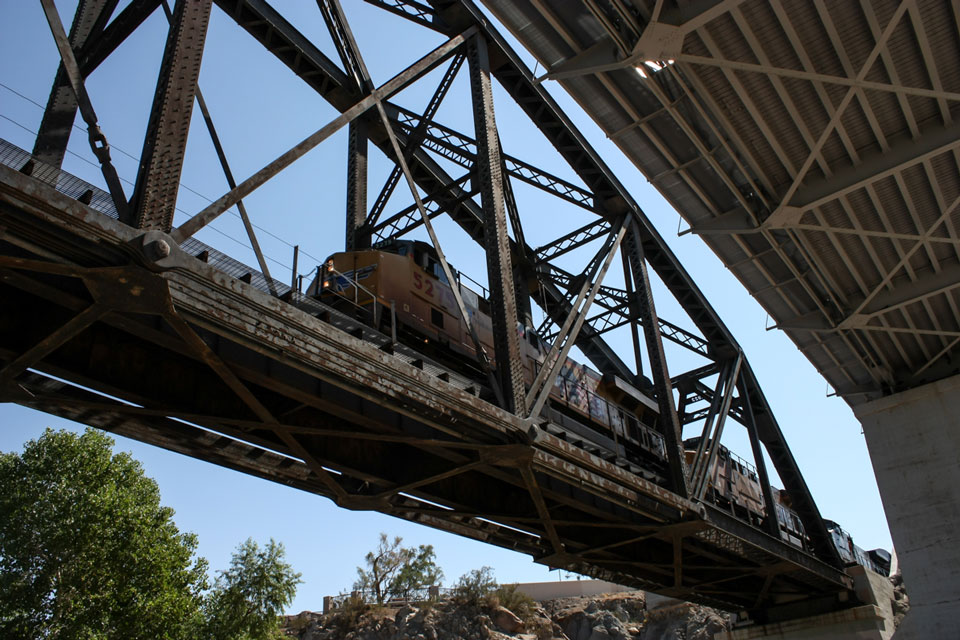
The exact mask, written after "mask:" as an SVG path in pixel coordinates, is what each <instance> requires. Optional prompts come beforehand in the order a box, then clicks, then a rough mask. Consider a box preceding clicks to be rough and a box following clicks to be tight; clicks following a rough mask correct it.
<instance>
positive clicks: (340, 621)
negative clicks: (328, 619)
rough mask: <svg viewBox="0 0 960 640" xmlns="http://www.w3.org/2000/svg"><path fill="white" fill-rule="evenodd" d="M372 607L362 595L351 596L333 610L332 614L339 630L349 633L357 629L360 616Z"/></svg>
mask: <svg viewBox="0 0 960 640" xmlns="http://www.w3.org/2000/svg"><path fill="white" fill-rule="evenodd" d="M371 609H372V607H371V606H370V605H369V604H367V603H366V602H364V601H363V598H362V597H361V596H350V597H349V598H347V599H346V600H344V601H343V604H342V605H340V606H339V607H338V608H337V609H336V610H335V611H333V614H332V615H333V616H334V620H335V622H334V625H335V626H336V628H337V631H338V632H340V633H341V634H347V633H349V632H351V631H354V630H356V628H357V626H358V625H359V624H360V618H362V617H363V615H364V614H365V613H367V612H368V611H370V610H371Z"/></svg>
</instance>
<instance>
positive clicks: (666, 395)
mask: <svg viewBox="0 0 960 640" xmlns="http://www.w3.org/2000/svg"><path fill="white" fill-rule="evenodd" d="M623 246H624V250H625V251H626V252H627V255H628V259H629V261H630V273H631V275H632V277H633V282H634V286H635V288H636V291H635V298H636V301H637V306H638V307H639V309H638V310H639V312H640V323H641V324H642V325H643V335H644V338H645V339H646V343H647V357H648V358H649V359H650V377H651V378H652V380H653V388H654V390H655V391H656V394H657V404H658V405H659V407H660V424H661V425H662V427H663V428H662V432H663V435H664V439H665V440H666V444H667V458H668V459H669V461H670V477H671V480H672V483H673V488H674V491H675V492H676V493H678V494H680V495H681V496H683V497H684V498H687V497H689V496H690V491H689V488H688V485H687V473H686V469H685V467H686V465H685V463H684V459H683V442H682V440H683V432H682V431H681V428H680V419H679V418H678V417H677V409H676V407H675V406H674V403H673V387H672V386H671V383H670V373H669V371H668V370H667V359H666V356H665V355H664V353H663V341H662V340H661V339H660V330H659V328H660V323H659V322H658V321H657V310H656V307H654V304H653V290H652V288H651V283H650V274H649V273H648V272H647V264H646V258H645V255H644V249H643V236H642V235H641V234H640V228H639V225H637V223H636V221H635V220H631V221H630V231H629V233H627V237H626V238H625V239H624V243H623Z"/></svg>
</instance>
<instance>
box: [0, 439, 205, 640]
mask: <svg viewBox="0 0 960 640" xmlns="http://www.w3.org/2000/svg"><path fill="white" fill-rule="evenodd" d="M112 446H113V440H112V439H111V438H110V437H108V436H107V435H105V434H103V433H101V432H99V431H95V430H92V429H87V430H86V431H85V432H84V433H83V435H76V434H73V433H70V432H67V431H52V430H50V429H47V430H46V431H45V432H44V434H43V435H42V436H41V437H40V438H39V439H38V440H33V441H30V442H28V443H27V444H26V446H25V448H24V451H23V453H22V454H19V455H18V454H15V453H5V454H0V487H2V489H0V636H2V637H5V638H169V639H173V638H188V637H195V636H196V632H197V630H198V628H199V624H200V623H201V610H200V605H201V602H202V599H201V592H202V590H203V589H205V588H206V563H205V561H204V560H203V559H202V558H196V557H195V556H194V551H195V550H196V546H197V540H196V536H194V535H193V534H185V533H180V532H179V530H178V529H177V527H176V526H175V525H174V523H173V520H172V517H173V510H172V509H170V508H168V507H163V506H161V505H160V492H159V490H158V488H157V485H156V483H155V482H154V481H153V480H151V479H150V478H148V477H146V476H145V475H144V473H143V469H142V468H141V466H140V464H139V463H138V462H136V461H135V460H133V459H132V458H131V457H130V456H129V455H128V454H125V453H118V454H113V453H112V451H111V449H112Z"/></svg>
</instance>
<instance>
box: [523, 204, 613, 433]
mask: <svg viewBox="0 0 960 640" xmlns="http://www.w3.org/2000/svg"><path fill="white" fill-rule="evenodd" d="M628 226H629V225H628V224H627V219H625V220H624V222H622V223H621V224H620V226H619V228H618V229H617V231H616V233H613V232H611V234H610V237H609V238H608V240H607V242H606V243H605V244H604V246H603V247H602V248H601V249H600V251H599V252H598V253H597V258H600V257H601V256H602V258H603V261H602V264H601V262H600V260H594V261H593V262H594V269H593V271H592V272H591V273H590V275H589V276H588V277H585V278H584V279H583V284H582V286H581V287H580V291H579V293H578V294H577V298H576V300H575V301H574V302H573V304H572V305H571V306H572V309H573V313H571V314H569V315H568V316H567V319H566V321H565V322H564V323H563V327H561V329H560V331H559V333H558V334H557V339H556V340H555V341H554V343H553V344H552V345H551V346H550V352H549V353H548V354H547V355H546V357H545V358H544V363H545V366H544V367H543V368H541V369H540V371H539V372H538V373H537V376H536V378H534V380H533V383H532V384H531V385H530V391H529V392H528V393H527V398H526V404H527V405H528V406H530V407H531V408H530V415H529V416H528V417H529V419H531V420H535V419H536V418H537V417H538V416H539V415H540V411H541V410H542V409H543V405H544V403H545V402H546V400H547V396H548V395H549V394H550V390H551V389H552V388H553V381H554V380H556V378H557V374H558V373H559V371H560V367H561V366H563V363H564V362H565V361H566V359H567V355H568V354H569V353H570V349H571V347H573V345H574V344H575V343H576V340H577V336H578V335H579V333H580V329H581V327H583V323H584V321H585V320H586V317H587V311H589V309H590V305H591V304H592V303H593V299H594V298H595V297H596V295H597V291H598V290H599V289H600V285H601V284H602V283H603V277H604V276H605V275H606V273H607V269H609V268H610V263H611V262H612V261H613V257H614V255H616V253H617V250H618V249H619V248H620V243H621V242H622V241H623V238H624V236H625V235H626V233H627V229H628ZM581 303H583V307H582V308H581V306H580V305H581ZM558 350H559V351H558ZM554 357H555V358H556V359H554ZM546 363H550V365H549V366H546Z"/></svg>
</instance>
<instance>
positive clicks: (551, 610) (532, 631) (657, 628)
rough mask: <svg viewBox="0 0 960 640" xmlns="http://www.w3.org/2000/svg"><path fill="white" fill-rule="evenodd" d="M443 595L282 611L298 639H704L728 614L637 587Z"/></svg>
mask: <svg viewBox="0 0 960 640" xmlns="http://www.w3.org/2000/svg"><path fill="white" fill-rule="evenodd" d="M514 608H517V609H519V610H520V611H519V612H518V613H519V615H518V613H515V612H513V611H511V610H510V609H508V608H506V607H504V606H503V605H502V604H499V603H497V602H495V601H493V602H490V601H486V602H482V603H479V604H475V603H474V604H471V603H463V602H456V601H454V600H446V601H440V602H435V603H429V604H424V605H422V606H414V605H404V606H400V607H390V606H384V607H363V606H354V607H351V606H349V605H348V606H346V607H344V608H343V609H340V610H336V611H334V612H331V613H330V614H327V615H322V614H317V613H312V612H303V613H301V614H299V615H297V616H288V617H287V621H286V625H285V632H286V633H287V634H288V636H289V637H292V638H297V639H298V640H477V639H483V640H507V639H508V638H512V639H518V640H519V639H522V640H710V639H711V638H713V635H714V634H715V633H717V632H719V631H722V630H724V629H727V628H729V625H730V618H729V615H728V614H726V613H724V612H721V611H716V610H714V609H710V608H708V607H702V606H698V605H692V604H687V603H683V604H675V605H672V606H667V607H662V608H659V609H654V610H649V611H648V610H647V606H646V600H645V598H644V594H643V593H640V592H631V593H618V594H607V595H600V596H591V597H579V598H561V599H558V600H548V601H546V602H544V603H542V604H536V603H529V604H528V605H527V606H514Z"/></svg>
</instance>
